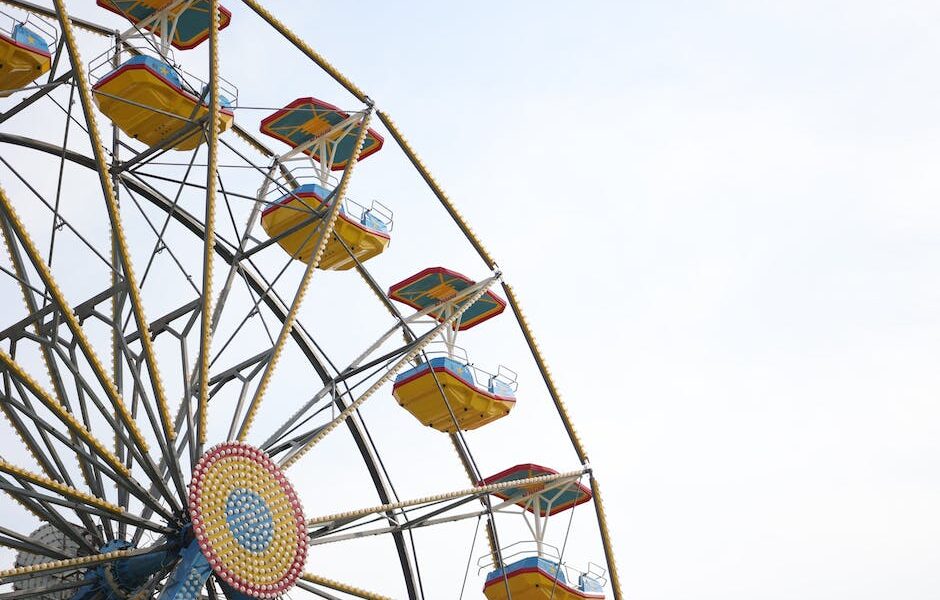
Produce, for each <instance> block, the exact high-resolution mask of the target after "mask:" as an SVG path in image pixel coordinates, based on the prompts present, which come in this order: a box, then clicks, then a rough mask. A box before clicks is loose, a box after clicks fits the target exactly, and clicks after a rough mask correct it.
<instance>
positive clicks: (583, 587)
mask: <svg viewBox="0 0 940 600" xmlns="http://www.w3.org/2000/svg"><path fill="white" fill-rule="evenodd" d="M578 579H579V580H578V582H577V583H575V582H573V581H572V582H569V581H567V580H566V578H565V573H564V570H563V569H560V568H559V566H558V563H556V562H554V561H551V560H548V559H546V558H542V557H535V556H532V557H529V558H524V559H522V560H520V561H517V562H514V563H512V564H511V565H508V566H506V568H505V569H497V570H495V571H493V572H492V573H490V574H489V575H487V577H486V584H485V585H484V587H483V594H484V595H485V596H486V598H487V600H588V599H589V600H602V599H603V598H604V589H603V587H602V586H601V585H600V584H599V583H598V582H597V581H595V580H594V579H593V578H591V577H589V576H587V575H585V574H582V575H581V576H580V577H579V578H578ZM507 587H508V588H509V593H507V590H506V588H507Z"/></svg>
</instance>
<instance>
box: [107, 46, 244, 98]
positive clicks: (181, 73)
mask: <svg viewBox="0 0 940 600" xmlns="http://www.w3.org/2000/svg"><path fill="white" fill-rule="evenodd" d="M124 46H125V48H128V49H129V50H130V52H129V53H126V54H127V58H129V57H130V56H132V55H138V56H140V55H143V56H149V57H151V58H155V59H157V60H159V61H160V62H162V63H165V64H166V65H168V66H169V67H170V68H171V69H173V72H174V73H175V74H176V76H177V77H178V78H179V80H180V83H181V85H182V88H183V90H184V91H186V92H187V93H189V94H191V95H193V96H195V97H196V98H199V99H201V100H202V102H203V103H204V104H205V103H207V102H208V97H203V93H204V92H205V93H206V94H208V92H207V90H208V85H209V84H208V81H206V80H205V79H203V78H201V77H199V76H197V75H193V74H192V73H190V72H189V71H186V70H185V69H183V68H182V67H180V66H179V64H178V63H177V62H176V58H175V56H174V54H173V51H172V50H169V49H168V50H167V51H166V52H165V53H161V52H160V51H158V50H157V49H156V48H152V47H150V46H144V45H132V44H129V43H127V42H125V43H124ZM113 58H114V50H105V51H104V52H102V53H101V54H99V55H98V56H96V57H94V58H93V59H91V60H90V61H88V78H89V80H90V81H91V83H92V85H94V84H96V83H98V81H99V80H100V79H101V78H102V77H106V76H107V75H109V74H110V73H111V72H112V71H114V69H115V66H114V64H113V62H112V61H113ZM127 58H125V59H124V60H127ZM123 62H124V61H122V64H123ZM219 94H220V95H221V96H222V97H223V98H224V99H225V102H224V107H225V108H236V107H237V106H238V87H236V86H235V84H233V83H232V82H230V81H228V80H227V79H225V78H224V77H219Z"/></svg>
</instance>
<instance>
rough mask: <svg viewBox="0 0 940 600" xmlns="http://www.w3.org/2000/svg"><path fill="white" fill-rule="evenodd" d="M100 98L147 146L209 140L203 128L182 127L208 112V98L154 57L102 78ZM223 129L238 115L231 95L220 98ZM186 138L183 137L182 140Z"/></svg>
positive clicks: (124, 128) (120, 124)
mask: <svg viewBox="0 0 940 600" xmlns="http://www.w3.org/2000/svg"><path fill="white" fill-rule="evenodd" d="M93 91H94V95H95V102H96V103H97V104H98V108H100V109H101V112H103V113H104V114H105V115H107V117H108V118H110V119H111V120H112V121H113V122H114V124H115V125H117V126H118V128H119V129H120V130H121V131H123V132H124V133H126V134H127V135H129V136H131V137H133V138H135V139H138V140H140V141H141V142H143V143H145V144H147V145H148V146H156V145H157V144H160V143H166V142H169V141H172V145H171V147H172V148H175V149H177V150H192V149H194V148H196V147H197V146H199V144H201V143H202V142H203V140H204V139H205V138H204V136H203V134H202V131H201V129H199V128H196V129H195V130H194V131H193V132H192V133H191V134H189V135H185V133H184V132H183V130H184V129H186V128H187V127H188V126H191V123H190V119H194V120H195V119H203V118H205V116H206V115H207V114H208V112H209V107H208V106H207V105H206V103H205V102H204V101H200V99H199V98H198V97H197V96H196V95H195V94H193V93H191V92H190V91H188V90H186V89H185V88H184V87H183V84H182V82H181V81H180V79H179V76H178V75H177V74H176V71H174V70H173V68H172V67H171V66H170V65H168V64H166V63H164V62H161V61H159V60H157V59H155V58H152V57H150V56H135V57H133V58H131V59H130V60H128V61H126V62H125V63H124V64H122V65H121V66H120V67H118V68H117V69H115V70H114V71H112V72H111V73H109V74H108V75H106V76H104V77H102V78H101V79H100V80H99V81H98V83H96V84H95V86H94V88H93ZM220 100H221V104H222V111H221V112H222V120H221V130H222V131H225V130H226V129H228V128H229V127H231V125H232V122H233V121H234V120H235V113H234V112H233V111H232V109H231V107H230V105H229V102H228V100H226V99H225V98H221V99H220ZM180 138H181V139H180Z"/></svg>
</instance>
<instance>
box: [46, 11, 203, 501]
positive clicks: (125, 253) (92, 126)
mask: <svg viewBox="0 0 940 600" xmlns="http://www.w3.org/2000/svg"><path fill="white" fill-rule="evenodd" d="M54 5H55V8H56V16H57V18H58V21H59V25H60V26H61V29H62V37H63V39H64V40H65V45H66V47H67V48H68V51H69V57H70V58H71V60H72V67H73V68H74V69H75V78H76V80H77V81H76V82H77V87H78V91H79V98H80V99H81V104H82V110H83V112H84V114H85V122H86V123H87V125H88V133H89V138H90V140H91V146H92V151H93V153H94V155H95V161H96V163H97V167H98V178H99V181H100V183H101V189H102V192H103V194H104V198H105V204H106V205H107V208H108V217H109V218H110V220H111V229H112V231H113V234H114V240H115V242H116V248H117V250H118V254H119V255H120V258H121V261H120V263H121V266H122V268H123V275H124V279H125V281H126V282H127V287H128V292H129V298H130V301H131V302H130V303H131V307H132V309H133V311H134V318H135V320H136V322H137V330H138V331H139V332H140V341H141V345H142V347H143V351H144V356H145V359H146V363H147V370H148V372H149V375H150V383H151V386H152V388H153V394H154V398H155V400H156V402H157V405H158V407H159V412H160V418H161V421H162V425H163V430H164V431H163V434H164V437H165V440H166V442H167V444H168V445H169V446H170V447H172V445H173V441H174V440H175V438H176V432H175V429H174V428H173V422H172V418H171V416H170V411H169V407H168V405H167V400H166V393H165V391H164V389H163V382H162V379H161V375H160V370H159V368H158V367H157V359H156V354H155V351H154V349H153V340H152V339H151V336H150V331H149V330H148V324H149V323H148V321H147V318H146V316H145V315H144V311H143V300H142V298H141V296H140V288H139V287H138V285H137V279H136V276H135V274H134V269H133V266H132V265H131V261H130V252H129V250H128V247H127V239H126V237H125V234H124V226H123V223H122V221H121V215H120V210H119V208H118V206H117V199H116V197H115V195H114V188H113V186H112V183H111V178H110V177H109V174H108V161H107V159H106V157H105V149H104V146H103V145H102V141H101V134H100V132H99V131H98V125H97V121H96V118H95V114H94V107H93V102H92V98H91V89H90V86H89V83H88V79H87V76H86V74H85V71H84V67H83V65H82V63H81V59H80V57H79V54H78V47H77V43H76V41H75V37H74V33H73V31H72V25H71V21H70V17H69V15H68V11H67V10H66V7H65V2H64V0H54ZM83 349H84V348H83ZM95 362H97V363H98V364H97V366H96V369H100V370H101V372H100V375H99V378H100V379H104V380H106V381H107V384H105V382H104V381H103V382H102V384H103V385H106V387H110V388H111V389H109V392H110V391H111V390H112V389H113V388H114V382H113V381H112V380H111V379H110V378H108V376H107V374H106V373H105V372H104V371H103V367H102V366H101V364H100V362H98V361H95ZM114 392H115V398H114V400H116V404H117V403H120V406H121V407H123V402H121V401H120V398H118V397H117V390H114ZM118 410H121V412H122V417H129V415H126V410H127V409H126V408H123V409H121V408H120V407H118ZM124 425H125V427H127V428H128V429H130V430H131V432H132V434H134V435H135V437H137V436H138V435H139V431H136V432H135V428H134V424H133V423H125V424H124ZM141 442H143V439H140V440H138V442H137V443H138V445H140V446H141V448H142V449H144V448H145V447H146V444H143V443H141ZM176 484H177V487H178V488H179V489H178V492H179V493H180V499H181V500H184V499H185V495H186V492H185V490H184V489H183V482H182V481H180V480H177V481H176Z"/></svg>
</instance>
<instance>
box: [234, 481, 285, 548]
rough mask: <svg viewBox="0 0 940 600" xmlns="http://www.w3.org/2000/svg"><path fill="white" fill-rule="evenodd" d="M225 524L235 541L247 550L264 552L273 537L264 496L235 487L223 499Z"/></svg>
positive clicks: (270, 519) (271, 524)
mask: <svg viewBox="0 0 940 600" xmlns="http://www.w3.org/2000/svg"><path fill="white" fill-rule="evenodd" d="M225 524H226V525H228V529H229V531H230V532H232V537H234V538H235V541H236V542H238V544H239V545H240V546H241V547H242V548H244V549H245V550H248V551H249V552H254V553H256V554H257V553H260V552H264V551H265V550H266V549H267V547H268V545H269V544H270V543H271V538H273V537H274V520H273V519H272V518H271V510H270V509H269V508H268V505H267V503H266V502H265V501H264V498H262V497H261V496H259V495H258V494H256V493H255V492H253V491H251V490H248V489H245V488H235V489H234V490H232V492H231V493H230V494H229V495H228V499H227V500H226V501H225Z"/></svg>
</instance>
